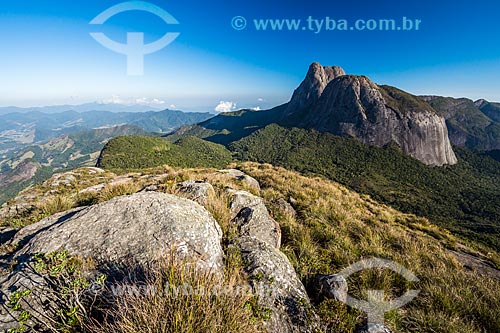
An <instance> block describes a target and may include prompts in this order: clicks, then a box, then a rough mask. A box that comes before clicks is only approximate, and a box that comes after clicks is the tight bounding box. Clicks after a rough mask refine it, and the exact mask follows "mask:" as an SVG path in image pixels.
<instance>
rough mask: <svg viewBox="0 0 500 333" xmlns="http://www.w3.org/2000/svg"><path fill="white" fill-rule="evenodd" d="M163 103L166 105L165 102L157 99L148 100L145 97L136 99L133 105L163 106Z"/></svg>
mask: <svg viewBox="0 0 500 333" xmlns="http://www.w3.org/2000/svg"><path fill="white" fill-rule="evenodd" d="M165 103H166V102H165V101H162V100H161V99H158V98H153V99H150V98H147V97H142V98H137V99H136V100H135V104H139V105H163V104H165Z"/></svg>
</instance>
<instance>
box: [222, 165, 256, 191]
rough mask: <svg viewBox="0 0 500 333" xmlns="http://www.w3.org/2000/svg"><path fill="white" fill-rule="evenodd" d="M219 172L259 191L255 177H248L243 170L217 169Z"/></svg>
mask: <svg viewBox="0 0 500 333" xmlns="http://www.w3.org/2000/svg"><path fill="white" fill-rule="evenodd" d="M219 172H220V173H222V174H226V175H228V176H230V177H232V178H234V179H236V180H239V181H241V182H243V183H244V184H245V185H247V186H248V187H250V188H252V189H254V190H257V191H260V184H259V182H258V181H257V180H256V179H255V178H253V177H250V176H249V175H247V174H245V173H244V172H242V171H240V170H236V169H225V170H219Z"/></svg>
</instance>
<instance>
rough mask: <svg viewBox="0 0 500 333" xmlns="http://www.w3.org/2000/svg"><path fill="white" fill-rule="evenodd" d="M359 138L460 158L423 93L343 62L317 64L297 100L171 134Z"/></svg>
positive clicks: (434, 161)
mask: <svg viewBox="0 0 500 333" xmlns="http://www.w3.org/2000/svg"><path fill="white" fill-rule="evenodd" d="M273 123H276V124H279V125H281V126H283V127H288V128H291V127H298V128H304V129H314V130H317V131H319V132H328V133H332V134H335V135H338V136H341V137H347V138H356V139H357V140H358V141H360V142H362V143H364V144H365V145H369V146H376V147H384V146H386V145H388V144H391V143H395V144H396V145H398V146H399V147H400V148H401V150H402V152H403V153H404V154H406V155H409V156H412V157H414V158H416V159H418V160H419V161H421V162H423V163H424V164H427V165H433V166H442V165H453V164H455V163H456V162H457V159H456V156H455V154H454V152H453V149H452V147H451V144H450V140H449V138H448V129H447V127H446V124H445V120H444V118H443V117H442V116H441V115H440V114H439V113H438V112H436V110H434V109H433V108H432V107H431V106H430V105H429V104H427V103H426V102H425V101H424V100H422V99H420V98H418V97H417V96H414V95H411V94H409V93H407V92H404V91H402V90H399V89H397V88H393V87H389V86H379V85H377V84H375V83H374V82H372V81H371V80H370V79H369V78H368V77H366V76H357V75H346V74H345V72H344V70H343V69H342V68H340V67H338V66H322V65H321V64H319V63H313V64H311V65H310V66H309V70H308V72H307V74H306V76H305V78H304V80H303V81H302V83H301V84H300V85H299V87H298V88H297V89H296V90H295V91H294V93H293V95H292V98H291V100H290V101H289V102H288V103H286V104H284V105H281V106H278V107H275V108H273V109H270V110H265V111H253V112H252V111H249V110H241V111H236V112H230V113H223V114H220V115H217V116H216V117H213V118H211V119H209V120H207V121H205V122H201V123H198V124H196V125H193V126H187V127H183V128H180V129H178V130H176V131H174V132H173V133H171V134H170V135H169V136H170V137H171V138H172V139H171V140H175V139H177V138H179V137H182V136H183V135H190V136H198V137H200V138H204V139H206V140H208V141H212V142H217V143H221V144H225V145H227V144H229V143H231V142H233V141H237V140H239V139H241V138H243V137H245V136H248V135H250V134H251V133H253V132H254V131H256V130H258V129H260V128H263V127H265V126H267V125H269V124H273Z"/></svg>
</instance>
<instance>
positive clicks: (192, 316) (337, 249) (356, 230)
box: [12, 128, 500, 333]
mask: <svg viewBox="0 0 500 333" xmlns="http://www.w3.org/2000/svg"><path fill="white" fill-rule="evenodd" d="M278 129H279V128H276V130H278ZM311 135H312V134H311V133H310V132H309V133H308V135H307V136H308V137H310V136H311ZM340 147H344V149H347V148H345V145H344V146H342V145H340ZM391 149H392V148H391ZM370 150H371V148H370V149H367V151H370ZM339 151H340V148H339ZM381 151H384V150H381ZM359 152H360V151H358V154H360V153H359ZM389 152H390V153H391V154H394V152H391V151H389ZM378 154H380V152H379V153H378ZM311 160H312V159H307V160H304V163H305V162H309V163H311ZM410 160H411V159H410ZM478 163H479V162H478ZM404 165H405V164H404ZM470 167H471V168H473V167H476V165H471V166H470ZM238 168H239V169H241V170H242V171H244V172H246V173H247V174H249V175H251V176H253V177H255V178H256V179H257V180H258V181H259V182H260V184H261V188H262V190H261V191H260V193H256V194H259V195H261V196H262V197H263V198H264V200H265V202H266V205H267V207H269V209H270V212H271V214H272V216H273V217H274V218H275V219H276V220H277V221H278V222H279V223H280V226H281V231H282V248H281V250H282V251H283V252H284V253H285V254H286V255H287V256H288V258H289V259H290V261H291V262H292V264H293V266H294V268H295V270H296V272H297V273H298V275H299V277H300V278H301V279H302V281H303V283H304V284H305V285H306V286H307V285H308V284H309V282H310V281H311V279H312V278H313V277H314V276H315V275H316V274H332V273H337V272H338V271H340V270H341V269H343V268H345V267H347V266H349V265H350V264H352V263H354V262H356V261H358V260H359V259H362V258H368V257H372V256H375V257H381V258H386V259H390V260H394V261H396V262H398V263H400V264H402V265H403V266H405V267H407V268H408V269H410V270H411V271H412V272H413V273H415V274H416V275H417V277H418V278H419V279H420V282H417V283H414V284H411V283H409V282H407V281H405V280H404V279H401V277H400V276H399V275H397V274H394V273H393V272H391V271H386V270H368V271H363V272H361V273H359V274H357V275H354V276H352V277H351V279H350V280H349V281H348V283H349V292H350V294H351V295H352V296H354V297H356V298H362V299H366V297H367V295H366V290H369V289H377V290H384V292H385V293H386V295H387V297H389V298H394V297H398V296H399V295H400V294H401V292H403V291H405V290H406V289H408V288H412V289H420V290H421V293H420V294H419V296H418V297H417V298H416V299H415V300H414V301H412V302H411V303H410V304H408V305H407V306H405V307H404V308H403V309H399V310H396V311H392V312H390V313H388V314H387V315H386V322H387V323H388V324H389V326H390V327H391V328H392V329H394V331H397V332H408V333H409V332H443V333H456V332H461V333H476V332H498V331H499V330H500V312H499V311H500V283H499V281H498V280H495V279H493V278H489V277H488V276H486V275H481V274H478V273H476V272H474V271H470V270H468V269H466V268H465V267H463V266H462V265H461V264H460V263H459V262H458V261H457V259H456V258H455V256H454V255H453V253H452V252H451V251H450V250H454V251H463V250H464V247H462V246H461V245H459V243H460V239H458V238H456V237H455V236H454V235H452V234H451V233H449V232H448V231H447V230H445V229H442V228H440V227H437V226H435V225H433V224H431V223H430V222H429V221H428V220H427V219H425V218H421V217H417V216H415V215H409V214H404V213H401V212H399V211H397V210H395V209H393V208H390V207H388V206H386V205H383V204H380V203H378V202H376V201H374V200H373V199H371V198H370V197H369V196H367V195H360V194H358V193H355V192H354V191H352V190H349V189H348V188H346V187H344V186H342V185H339V184H338V183H335V182H333V181H330V180H327V179H325V178H324V177H319V176H316V177H312V176H309V177H308V176H304V175H300V174H299V173H297V172H294V171H289V170H285V169H282V168H279V167H273V166H271V165H268V164H257V163H251V162H246V163H242V164H240V165H239V166H238ZM428 169H431V170H434V169H435V170H439V168H428ZM74 173H77V174H78V173H80V171H78V170H75V171H74ZM127 176H129V177H132V178H134V177H135V178H134V179H135V181H134V183H133V184H136V185H137V187H136V188H135V189H134V188H127V187H126V186H124V187H121V188H120V189H119V190H117V191H116V192H119V193H121V194H126V193H130V192H134V191H139V190H140V189H141V188H143V187H144V186H149V185H152V184H155V185H157V186H158V191H161V192H167V193H172V194H176V195H182V193H179V192H178V189H177V184H178V183H179V182H182V181H184V180H187V179H193V180H201V181H205V182H209V183H211V184H212V185H213V186H214V188H215V193H213V194H211V195H210V196H209V199H208V202H207V203H206V205H205V207H206V208H207V210H208V211H209V212H210V213H211V214H212V215H213V216H214V217H215V219H216V220H217V221H218V223H219V224H220V226H221V228H222V230H223V233H224V234H223V241H222V246H223V249H224V251H225V253H226V258H225V260H226V272H225V274H224V276H221V277H215V276H210V275H207V274H203V273H200V272H195V271H193V270H192V266H184V265H183V264H182V263H174V262H171V261H165V262H163V263H161V264H160V265H148V266H144V267H143V269H142V270H140V271H141V272H145V273H147V280H146V282H147V284H148V285H153V286H159V287H164V286H165V285H167V284H168V285H169V286H171V285H182V284H183V283H188V284H190V285H193V286H196V287H200V288H210V287H211V286H214V285H224V286H235V285H241V284H242V283H245V281H248V279H257V280H258V279H262V276H260V275H259V274H255V275H253V276H246V275H245V273H244V272H243V270H242V268H243V266H244V265H243V262H242V258H241V254H240V253H238V251H235V247H233V246H231V243H232V241H233V240H234V236H235V234H236V229H235V228H237V226H236V225H235V224H234V223H231V214H230V210H229V208H228V207H229V196H228V194H227V193H226V192H225V191H224V189H225V187H226V186H231V187H233V188H235V189H242V188H244V187H243V185H242V184H241V182H238V181H237V180H233V179H230V178H228V177H226V176H224V175H223V174H221V173H217V172H214V171H213V169H180V168H177V169H175V168H171V167H165V166H162V167H158V168H153V169H144V170H141V173H134V174H127ZM159 176H161V177H159ZM113 177H115V178H116V177H123V176H116V175H114V176H113V175H112V174H111V173H105V174H101V176H99V177H96V176H95V175H87V174H86V173H84V174H83V176H82V178H78V179H77V183H79V184H81V183H84V182H85V181H94V180H96V179H98V178H102V179H101V180H100V182H101V183H102V184H106V183H109V182H110V181H111V180H112V179H113ZM144 177H146V178H144ZM96 181H97V180H96ZM50 182H51V181H50V180H49V181H48V183H50ZM94 184H95V182H90V183H87V184H86V185H87V186H91V185H94ZM45 186H46V185H45ZM39 187H40V188H39ZM80 190H81V187H80V186H75V187H73V186H68V187H66V186H65V187H63V189H61V191H60V193H59V194H55V195H53V196H51V197H53V198H56V197H57V196H58V195H59V196H66V197H69V198H75V197H77V194H78V192H79V191H80ZM46 192H47V187H44V186H43V185H37V186H35V187H34V188H33V189H31V190H30V192H29V193H46ZM111 192H115V191H111ZM117 194H118V193H117ZM101 198H102V199H101V200H106V199H107V197H106V196H102V197H101ZM280 198H284V199H288V198H293V200H291V199H290V202H293V207H294V208H295V210H296V212H297V214H290V212H287V211H283V210H282V209H281V208H280V206H279V205H277V204H275V203H276V202H277V199H280ZM54 200H59V199H54ZM55 206H56V207H57V206H58V205H55ZM62 206H64V205H62ZM468 251H470V253H475V254H474V255H475V256H477V257H478V259H481V260H484V261H488V260H489V259H491V260H492V261H494V262H496V263H497V264H498V263H500V256H498V254H496V253H495V252H491V253H478V252H474V251H472V250H471V249H469V250H468ZM40 260H41V263H42V264H40V265H39V266H40V267H41V268H43V270H42V271H43V272H45V273H44V274H46V275H48V276H50V275H51V274H54V273H56V274H57V273H58V272H59V271H61V270H62V271H66V272H67V271H68V268H69V271H70V272H73V273H71V276H73V277H76V280H77V281H78V278H79V277H81V275H79V274H80V273H77V272H78V271H79V270H80V269H79V268H78V267H81V266H79V265H76V266H75V267H77V268H78V269H77V270H76V271H74V270H73V269H72V268H71V267H73V266H72V263H73V259H72V258H70V257H67V256H66V255H64V254H62V255H58V254H51V255H42V256H39V257H38V259H37V260H35V261H34V262H35V263H36V262H39V261H40ZM45 263H48V265H47V266H44V265H45ZM35 266H36V265H35ZM89 266H90V267H91V265H90V264H89ZM44 267H45V268H44ZM63 267H65V268H64V269H62V268H63ZM75 274H76V275H75ZM94 280H95V281H101V282H103V280H102V279H99V276H97V278H95V277H94ZM64 281H70V282H69V286H74V284H72V282H71V281H75V279H69V280H67V279H65V280H64ZM79 281H82V280H79ZM86 281H89V280H86ZM106 281H107V282H109V281H108V280H106ZM82 285H85V283H83V284H81V285H77V286H78V288H77V289H76V290H77V291H79V292H78V293H77V294H78V295H81V293H80V291H81V289H79V288H80V286H82ZM66 287H67V286H66V285H65V286H64V288H66ZM61 288H63V287H61ZM58 290H63V289H58ZM64 290H67V289H64ZM70 290H75V289H71V288H70ZM162 290H163V289H162ZM28 293H29V292H28ZM239 296H241V297H236V298H234V297H226V296H225V295H222V296H221V298H216V297H215V298H213V297H208V296H206V295H204V296H201V297H197V296H196V295H179V296H178V297H172V295H171V294H163V295H162V294H145V295H141V294H137V293H133V294H127V295H123V297H119V298H118V299H116V301H114V302H113V303H112V304H110V303H109V302H108V303H106V302H104V303H100V302H99V300H97V301H96V302H94V303H93V304H94V308H93V309H92V308H91V307H88V306H89V303H83V304H84V308H85V311H86V313H88V314H90V318H89V317H85V314H84V312H83V311H81V310H80V308H78V309H76V310H77V311H76V312H75V311H74V309H75V308H74V305H73V307H72V306H71V304H72V303H71V299H69V300H70V302H69V303H65V304H67V305H64V304H63V305H61V308H63V309H67V311H66V312H65V314H66V316H64V317H56V319H57V321H58V322H61V323H65V324H64V325H65V326H64V327H68V328H69V327H71V325H73V323H76V324H75V325H76V326H73V328H74V329H75V331H78V330H77V328H79V327H78V326H79V325H83V327H85V329H86V330H87V331H88V332H124V333H129V332H130V333H131V332H139V331H140V332H158V331H160V332H163V331H171V332H199V331H204V330H203V328H205V327H209V326H211V325H213V326H212V327H217V328H219V327H220V332H238V333H239V332H241V333H247V332H248V333H249V332H261V331H262V330H261V328H260V326H259V325H260V324H262V322H263V321H265V320H266V319H267V318H269V310H268V309H265V308H260V307H259V306H258V305H257V303H256V301H255V299H254V298H253V297H252V296H251V295H246V296H245V295H241V294H240V295H239ZM247 296H248V297H247ZM16 297H17V298H16ZM16 297H15V298H16V299H13V300H12V304H13V305H15V304H22V299H23V298H29V297H30V295H29V294H28V295H26V296H23V295H22V291H20V294H18V295H16ZM82 299H85V298H82ZM85 304H87V305H85ZM314 309H315V310H316V311H317V313H318V314H319V316H320V323H321V327H322V332H325V333H326V332H340V333H352V332H354V330H355V327H356V326H358V325H360V324H361V323H362V322H363V318H364V314H363V313H361V312H359V311H357V310H354V309H352V308H349V307H348V306H346V305H344V304H342V303H340V302H337V301H333V300H324V301H321V302H320V303H318V304H315V305H314ZM18 310H19V311H18V313H19V320H20V321H21V320H23V319H24V318H26V316H27V314H26V313H23V312H22V311H23V309H22V305H21V307H18ZM71 310H73V311H71ZM94 310H95V311H94ZM96 311H97V312H96ZM75 318H76V319H75ZM103 318H106V319H105V320H103ZM98 320H99V321H100V322H104V324H99V323H97V321H98ZM68 325H69V326H68ZM73 328H72V329H73ZM162 328H168V329H167V330H162ZM68 331H71V330H68ZM208 331H214V332H218V330H208Z"/></svg>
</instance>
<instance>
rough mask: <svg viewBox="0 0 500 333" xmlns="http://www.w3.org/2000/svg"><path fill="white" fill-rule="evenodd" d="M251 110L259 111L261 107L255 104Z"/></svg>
mask: <svg viewBox="0 0 500 333" xmlns="http://www.w3.org/2000/svg"><path fill="white" fill-rule="evenodd" d="M251 110H254V111H260V110H262V109H261V108H260V106H255V107H253V108H251Z"/></svg>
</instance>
